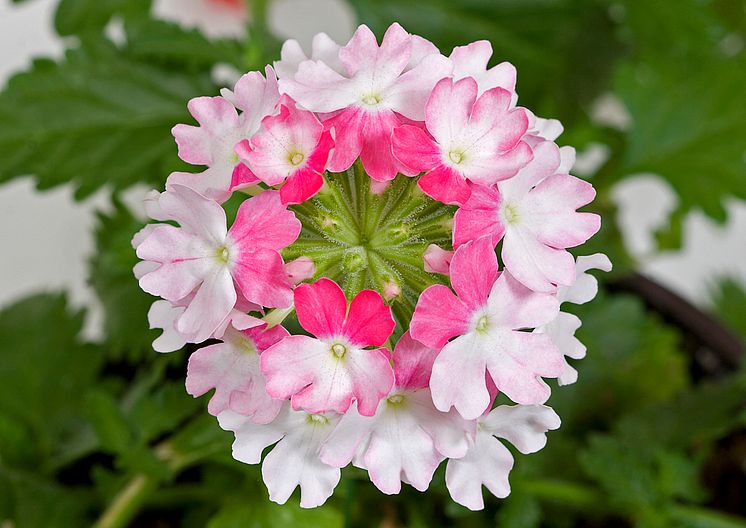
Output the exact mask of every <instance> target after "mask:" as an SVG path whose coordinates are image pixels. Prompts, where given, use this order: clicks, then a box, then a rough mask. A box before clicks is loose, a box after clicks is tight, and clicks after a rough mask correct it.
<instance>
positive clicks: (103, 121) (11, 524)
mask: <svg viewBox="0 0 746 528" xmlns="http://www.w3.org/2000/svg"><path fill="white" fill-rule="evenodd" d="M393 21H398V22H400V23H401V24H402V25H403V26H404V27H405V28H406V29H407V30H409V31H410V32H413V33H417V34H420V35H422V36H424V37H426V38H428V39H430V40H432V41H433V42H435V43H436V44H437V45H438V46H439V47H440V49H441V51H443V52H444V53H445V54H448V53H450V50H451V48H452V47H453V46H455V45H462V44H466V43H468V42H470V41H473V40H478V39H487V40H490V41H491V43H492V45H493V48H494V49H495V58H494V62H499V61H502V60H509V61H511V62H513V63H514V64H515V65H516V66H517V68H518V75H519V76H518V92H519V94H520V104H522V105H525V106H527V107H529V108H531V109H532V110H533V111H535V112H536V113H537V114H538V115H540V116H543V117H553V118H558V119H560V120H561V121H562V122H563V124H564V126H565V133H564V134H563V135H562V136H561V137H560V138H559V143H560V144H561V145H573V146H575V147H576V148H577V149H578V163H577V165H576V168H575V171H574V173H575V174H577V175H578V176H580V177H583V178H586V179H588V180H589V181H591V182H592V183H593V184H594V186H595V187H596V189H597V190H598V193H599V194H598V198H597V200H596V201H595V202H594V204H592V206H591V209H592V210H595V211H597V212H599V213H601V214H602V215H603V219H604V226H603V229H602V231H601V233H599V235H597V236H596V237H595V238H594V239H593V240H592V241H591V242H590V243H589V244H587V245H585V246H584V247H583V249H582V251H583V254H590V253H593V252H596V251H601V252H604V253H606V254H608V255H609V256H610V257H611V259H612V261H613V262H614V264H615V270H614V272H613V273H611V274H609V275H608V276H604V277H600V279H601V280H602V283H603V284H602V289H601V293H600V295H599V298H598V299H597V300H596V301H595V302H594V303H592V304H591V305H590V306H578V307H574V308H575V309H574V311H575V312H577V313H578V315H580V316H581V318H582V320H583V327H582V328H581V329H580V331H579V333H578V335H579V337H580V338H581V340H582V341H583V342H584V343H585V344H586V345H587V347H588V357H587V358H586V359H585V360H583V361H582V362H580V363H578V364H577V366H578V370H579V373H580V378H579V381H578V383H577V384H576V385H572V386H569V387H563V388H558V389H555V390H554V391H553V395H552V398H551V399H550V401H549V404H550V405H552V406H553V407H554V408H555V409H556V410H557V411H558V413H559V414H560V416H562V418H563V426H562V428H561V429H560V430H559V431H557V432H554V433H550V439H549V443H548V446H547V447H546V448H545V449H544V450H543V451H541V452H540V453H538V454H536V455H532V456H528V457H525V456H521V455H517V456H516V467H515V468H514V470H513V473H512V475H511V482H512V486H513V493H512V494H511V496H510V497H509V498H508V499H506V500H497V499H494V498H492V497H491V498H490V499H489V500H488V501H487V507H486V509H485V510H484V511H483V512H476V513H474V512H469V511H468V510H466V509H464V508H461V507H459V506H457V505H456V504H454V503H452V502H451V501H450V499H449V498H448V496H447V493H446V491H445V486H444V483H443V480H444V477H443V468H441V469H440V470H439V471H438V473H436V477H435V479H434V481H433V484H432V485H431V488H430V490H429V491H428V492H427V493H425V494H420V493H418V492H416V491H414V490H413V489H411V488H407V487H405V489H404V491H403V492H402V494H401V495H399V496H396V497H387V496H384V495H382V494H380V493H379V492H378V491H377V490H375V488H373V486H372V485H371V484H370V483H369V482H367V479H366V478H365V477H364V476H363V478H361V473H358V472H357V470H349V469H348V470H345V471H344V472H343V480H342V482H341V483H340V485H339V487H338V488H337V491H336V492H335V495H334V497H333V498H332V499H331V500H330V501H329V502H328V503H327V504H326V505H325V506H324V507H322V508H319V509H316V510H311V511H304V510H301V509H300V508H299V507H298V505H297V502H298V501H297V497H294V498H292V499H291V501H290V502H289V503H288V504H287V505H285V506H282V507H280V506H276V505H273V504H270V503H269V502H268V499H267V496H266V491H265V489H264V487H263V486H262V484H261V477H260V474H259V471H258V468H256V467H249V466H244V465H242V464H239V463H238V462H235V461H233V460H232V459H231V457H230V443H231V440H232V437H231V434H230V433H226V432H224V431H221V430H220V429H219V428H218V427H217V425H216V424H215V422H214V420H213V419H212V418H211V417H210V416H209V415H207V413H206V412H205V411H204V409H203V407H204V404H205V399H204V398H203V399H200V400H193V399H192V398H191V397H189V396H188V395H186V394H185V392H184V388H183V378H184V371H185V364H186V358H187V357H188V354H189V352H190V350H184V351H181V352H176V353H173V354H169V355H158V354H156V353H155V352H153V351H152V349H151V347H150V343H151V342H152V340H153V338H154V337H155V336H156V335H157V333H155V332H152V331H149V330H148V329H147V319H146V315H145V314H146V313H147V309H148V307H149V305H150V303H151V302H152V298H150V297H149V296H148V295H147V294H144V293H142V292H141V291H140V290H139V288H138V287H137V284H136V282H135V280H134V278H133V277H132V272H131V268H132V266H133V265H134V263H135V261H136V259H135V256H134V254H133V252H132V250H131V248H130V245H129V241H130V239H131V237H132V234H133V233H134V232H136V231H137V230H138V229H139V228H140V227H141V226H142V225H143V223H144V216H143V213H142V208H141V204H140V203H141V199H142V197H143V195H144V193H145V192H146V191H147V190H148V189H149V188H152V187H162V186H163V183H164V181H165V177H166V176H167V175H168V173H169V172H171V171H172V170H177V169H179V168H180V162H179V160H178V158H177V157H176V148H175V145H174V143H173V140H172V137H171V135H170V132H169V131H170V128H171V126H173V124H175V123H179V122H190V117H189V116H188V114H187V112H186V102H187V100H188V99H189V98H191V97H194V96H197V95H205V94H208V95H212V94H217V92H218V90H219V88H220V87H222V86H227V85H231V84H232V83H233V81H234V80H235V79H236V78H237V76H238V75H239V74H240V73H242V72H245V71H248V70H252V69H260V68H261V67H262V66H263V65H264V64H265V63H268V62H271V61H272V60H274V59H276V58H278V57H279V46H280V43H281V41H282V40H283V39H286V38H291V37H292V38H296V39H298V40H299V41H300V42H301V44H302V45H303V46H304V47H306V49H308V47H309V45H310V41H311V37H312V36H313V35H314V34H315V33H317V32H319V31H325V32H327V33H329V34H330V35H331V36H332V37H333V38H334V39H335V40H337V41H340V42H343V41H345V40H346V39H347V38H349V36H350V35H351V34H352V32H353V31H354V28H355V27H356V25H357V24H358V23H365V24H368V25H369V26H371V27H372V29H373V30H374V31H375V32H376V33H377V34H378V35H382V33H383V31H384V30H385V28H386V27H387V26H388V25H389V24H390V23H391V22H393ZM745 38H746V2H744V1H742V0H653V1H649V2H642V1H639V0H406V1H405V0H347V1H346V0H263V1H256V0H249V1H246V2H244V1H243V0H152V1H151V0H21V1H19V0H16V1H13V2H11V1H10V0H0V86H2V92H0V244H1V247H2V248H3V249H2V258H1V259H0V346H1V347H2V351H1V352H0V527H2V528H15V527H18V528H23V527H78V526H90V525H95V526H98V527H99V528H111V527H124V526H138V527H171V526H186V527H192V526H194V527H202V526H209V527H211V528H226V527H233V526H236V527H247V526H279V525H283V526H298V527H308V526H324V527H326V526H329V527H336V526H340V527H341V526H372V527H373V526H375V527H386V528H392V527H398V526H407V527H409V526H411V527H420V526H423V527H424V526H457V527H462V526H463V527H471V526H497V527H507V528H532V527H540V526H542V527H543V526H547V527H558V528H561V527H572V526H581V527H601V526H603V527H616V526H619V527H627V526H635V527H645V528H647V527H653V528H657V527H661V528H664V527H679V526H681V527H702V528H711V527H712V528H718V527H722V528H735V527H746V373H744V369H743V368H742V367H741V366H740V365H741V363H742V356H743V348H744V340H745V339H746V293H745V292H746V203H745V202H744V201H743V200H746V89H745V88H744V87H746V51H744V44H745V40H744V39H745Z"/></svg>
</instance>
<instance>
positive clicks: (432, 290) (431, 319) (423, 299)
mask: <svg viewBox="0 0 746 528" xmlns="http://www.w3.org/2000/svg"><path fill="white" fill-rule="evenodd" d="M470 319H471V311H470V310H469V308H468V307H467V306H466V305H465V304H464V303H463V302H462V301H461V300H460V299H459V298H458V297H456V296H455V295H454V294H453V292H452V291H451V290H450V289H449V288H448V287H447V286H443V285H441V284H436V285H433V286H430V287H429V288H427V289H426V290H425V291H423V292H422V294H421V295H420V298H419V299H418V300H417V306H416V307H415V309H414V314H413V315H412V322H411V324H410V325H409V331H410V333H411V335H412V337H413V338H414V339H416V340H417V341H419V342H421V343H424V344H425V345H427V346H429V347H432V348H437V349H440V348H442V347H443V345H445V344H446V343H447V342H448V340H449V339H451V338H452V337H454V336H457V335H461V334H463V333H465V332H466V331H467V329H468V328H469V322H470Z"/></svg>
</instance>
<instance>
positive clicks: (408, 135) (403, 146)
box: [391, 125, 441, 172]
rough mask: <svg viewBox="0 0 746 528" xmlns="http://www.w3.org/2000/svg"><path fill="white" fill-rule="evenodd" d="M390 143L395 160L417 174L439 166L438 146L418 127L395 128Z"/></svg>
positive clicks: (403, 126)
mask: <svg viewBox="0 0 746 528" xmlns="http://www.w3.org/2000/svg"><path fill="white" fill-rule="evenodd" d="M391 143H392V147H393V153H394V156H395V157H396V159H398V160H399V161H400V162H401V163H403V164H404V165H406V166H408V167H411V168H412V169H414V170H417V171H418V172H422V171H427V170H430V169H433V168H435V167H437V166H438V165H440V164H441V159H440V149H439V148H438V144H437V143H435V141H434V140H433V139H432V138H431V137H430V136H429V135H428V134H427V132H425V131H424V130H422V129H421V128H419V127H416V126H412V125H402V126H398V127H396V128H395V129H394V133H393V136H392V137H391Z"/></svg>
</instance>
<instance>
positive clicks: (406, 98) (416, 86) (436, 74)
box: [386, 53, 451, 121]
mask: <svg viewBox="0 0 746 528" xmlns="http://www.w3.org/2000/svg"><path fill="white" fill-rule="evenodd" d="M450 74H451V62H450V61H449V60H448V59H447V58H445V57H444V56H442V55H441V54H440V53H432V54H429V55H427V56H425V57H424V58H423V59H422V60H421V61H419V62H418V63H417V65H416V66H414V67H413V68H412V69H411V70H409V71H406V72H404V73H403V74H402V75H401V76H400V77H399V78H398V79H396V81H395V82H394V83H393V84H392V85H391V86H390V87H389V89H388V90H386V104H387V105H388V106H389V107H390V108H391V109H392V110H394V111H395V112H397V113H399V114H401V115H403V116H405V117H407V118H408V119H413V120H415V121H423V120H424V119H425V104H426V103H427V101H428V97H429V96H430V93H431V91H432V89H433V86H435V84H436V83H437V82H438V81H439V80H440V79H443V78H444V77H448V76H449V75H450Z"/></svg>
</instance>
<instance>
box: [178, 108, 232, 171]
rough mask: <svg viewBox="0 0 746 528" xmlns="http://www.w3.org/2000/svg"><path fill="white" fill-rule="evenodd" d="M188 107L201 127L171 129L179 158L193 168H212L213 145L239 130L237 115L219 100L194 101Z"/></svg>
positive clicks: (186, 126)
mask: <svg viewBox="0 0 746 528" xmlns="http://www.w3.org/2000/svg"><path fill="white" fill-rule="evenodd" d="M187 106H188V108H189V112H190V113H191V114H192V116H194V118H195V119H196V120H197V122H198V123H199V124H200V126H199V127H193V126H190V125H176V126H175V127H174V128H173V129H172V133H173V135H174V138H175V139H176V143H177V145H178V146H179V157H180V158H181V159H183V160H184V161H186V162H187V163H191V164H193V165H211V164H212V163H214V162H215V161H217V160H216V159H215V153H214V150H215V143H216V142H218V141H220V140H221V138H222V136H224V135H225V134H226V133H229V132H231V131H233V130H235V129H237V128H238V126H239V119H238V113H236V109H235V108H234V107H233V105H232V104H231V103H229V102H228V101H226V100H225V99H223V98H222V97H196V98H194V99H192V100H190V101H189V103H188V105H187ZM231 146H232V145H231Z"/></svg>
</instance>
